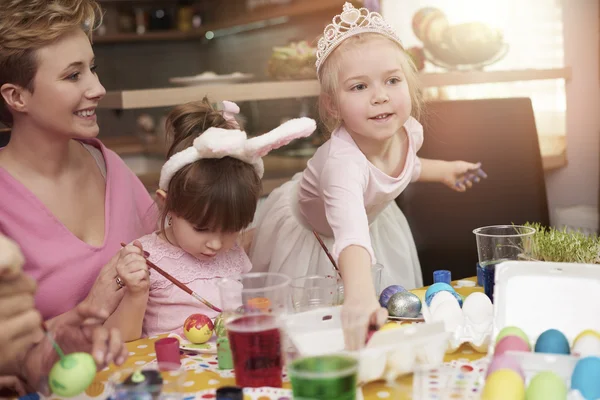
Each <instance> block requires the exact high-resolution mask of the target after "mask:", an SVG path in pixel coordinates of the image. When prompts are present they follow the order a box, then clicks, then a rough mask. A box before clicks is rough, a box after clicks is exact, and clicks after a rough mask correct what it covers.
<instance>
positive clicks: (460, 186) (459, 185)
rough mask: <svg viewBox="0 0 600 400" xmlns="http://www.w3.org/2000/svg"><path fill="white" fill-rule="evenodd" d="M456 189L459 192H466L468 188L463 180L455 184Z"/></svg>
mask: <svg viewBox="0 0 600 400" xmlns="http://www.w3.org/2000/svg"><path fill="white" fill-rule="evenodd" d="M454 190H456V191H457V192H464V191H465V190H467V189H466V188H465V185H464V184H463V183H462V182H460V181H458V182H456V183H455V184H454Z"/></svg>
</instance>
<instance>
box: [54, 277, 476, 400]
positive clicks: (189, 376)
mask: <svg viewBox="0 0 600 400" xmlns="http://www.w3.org/2000/svg"><path fill="white" fill-rule="evenodd" d="M470 280H471V281H473V280H474V278H472V279H470ZM454 284H456V282H454ZM456 290H457V292H458V293H460V294H461V295H463V296H467V295H469V294H471V293H472V292H475V291H482V288H481V287H460V288H457V289H456ZM166 336H167V335H161V336H155V337H150V338H144V339H140V340H136V341H134V342H130V343H128V344H127V348H128V349H129V358H128V359H127V361H126V362H125V364H124V365H123V366H121V367H116V366H114V365H112V366H111V367H110V368H107V369H105V370H103V371H100V372H98V374H97V375H96V379H95V381H94V382H93V383H92V384H91V385H90V387H89V388H88V389H87V390H86V392H85V394H84V395H82V396H80V398H82V399H84V398H106V397H107V396H108V394H109V389H110V388H109V384H108V380H109V378H110V376H111V375H112V374H114V373H115V372H116V371H117V370H118V369H119V368H135V367H138V368H139V367H141V366H143V365H146V364H148V363H152V362H156V354H155V353H154V342H155V341H156V340H157V339H159V338H161V337H166ZM484 356H485V354H482V353H477V352H475V351H474V350H473V349H472V348H471V347H470V346H468V345H464V346H462V347H461V348H460V349H459V350H458V351H457V352H455V353H453V354H447V355H446V357H445V361H446V362H450V361H452V360H459V359H464V360H469V361H474V360H477V359H479V358H481V357H484ZM181 361H182V365H183V366H184V367H186V370H187V371H186V372H185V378H184V379H182V380H183V381H184V383H183V387H184V390H185V393H186V394H187V393H189V397H186V398H189V399H193V398H198V399H202V398H210V396H208V395H207V396H206V397H202V396H201V395H198V396H195V393H198V392H204V393H206V392H207V391H208V390H209V389H216V388H218V387H221V386H233V385H235V378H234V376H233V372H232V371H222V370H218V369H217V366H216V356H215V355H208V354H204V355H193V356H190V355H184V356H182V360H181ZM192 364H196V365H195V368H192V367H193V365H192ZM412 382H413V377H412V375H409V376H406V377H404V378H401V379H399V380H398V381H397V385H396V386H394V387H390V386H387V385H386V383H385V382H382V381H378V382H372V383H369V384H367V385H365V386H364V387H363V395H364V398H365V399H366V400H375V399H382V398H389V399H394V400H405V399H411V398H412ZM283 387H284V388H290V383H289V380H287V379H285V377H284V385H283ZM52 398H53V399H58V397H52ZM248 398H249V397H248ZM255 398H257V399H260V400H267V399H272V398H273V397H267V396H264V397H255ZM283 398H285V397H282V399H283Z"/></svg>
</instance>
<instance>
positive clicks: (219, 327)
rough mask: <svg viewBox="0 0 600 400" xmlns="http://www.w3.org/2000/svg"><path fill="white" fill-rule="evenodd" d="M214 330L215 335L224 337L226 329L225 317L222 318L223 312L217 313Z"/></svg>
mask: <svg viewBox="0 0 600 400" xmlns="http://www.w3.org/2000/svg"><path fill="white" fill-rule="evenodd" d="M213 330H214V332H215V335H217V337H226V336H227V329H225V319H224V318H223V314H219V315H217V318H215V322H214V329H213Z"/></svg>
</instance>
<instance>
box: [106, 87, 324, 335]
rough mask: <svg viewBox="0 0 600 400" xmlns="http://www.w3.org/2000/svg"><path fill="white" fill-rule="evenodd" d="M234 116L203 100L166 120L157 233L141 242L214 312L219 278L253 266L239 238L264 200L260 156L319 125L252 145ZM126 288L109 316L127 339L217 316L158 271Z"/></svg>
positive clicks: (289, 127) (289, 129)
mask: <svg viewBox="0 0 600 400" xmlns="http://www.w3.org/2000/svg"><path fill="white" fill-rule="evenodd" d="M237 112H239V108H238V107H237V105H236V104H234V103H231V102H224V110H223V112H220V111H216V110H215V109H213V107H212V106H211V105H210V103H209V101H208V100H207V99H206V98H205V99H204V100H203V101H202V102H201V103H189V104H184V105H181V106H178V107H176V108H175V109H174V110H173V111H172V112H171V113H170V114H169V117H168V118H167V122H166V129H167V133H168V135H170V136H171V137H172V140H173V141H172V144H171V147H170V149H169V152H168V161H167V162H166V163H165V165H164V166H163V168H162V171H161V175H160V182H159V187H160V189H159V190H158V191H157V193H156V194H157V198H158V201H159V203H160V204H161V206H162V214H161V218H160V221H161V224H160V229H159V231H158V232H154V233H152V234H149V235H146V236H144V237H142V238H140V239H139V242H140V243H141V245H142V246H143V249H144V250H145V251H147V252H148V253H149V257H148V259H149V260H150V261H152V262H153V263H154V264H157V265H158V266H159V267H160V268H161V269H163V270H164V271H166V272H168V273H169V274H171V275H172V276H174V277H175V278H177V279H178V280H179V281H181V282H183V283H184V284H185V285H187V286H188V287H190V288H191V289H192V290H193V291H195V292H196V293H198V294H200V296H202V297H203V298H204V299H206V300H207V301H208V302H209V303H211V304H212V305H215V306H216V307H218V305H219V304H220V300H219V292H218V289H217V286H216V282H217V280H218V279H219V278H222V277H228V276H233V275H238V274H241V273H245V272H248V271H250V269H251V267H252V265H251V264H250V260H249V259H248V256H247V255H246V253H245V252H244V250H243V249H242V247H241V246H240V244H239V239H240V233H241V232H242V231H243V230H244V229H246V228H247V227H248V226H249V225H250V223H251V222H252V220H253V218H254V212H255V210H256V204H257V201H258V198H259V196H260V192H261V178H262V175H263V170H264V168H263V163H262V159H261V157H262V156H264V155H265V154H267V153H268V152H269V151H270V150H272V149H275V148H278V147H280V146H283V145H285V144H287V143H289V142H290V141H292V140H293V139H295V138H299V137H306V136H309V135H310V134H311V133H312V132H313V131H314V130H315V128H316V124H315V121H314V120H312V119H309V118H299V119H295V120H290V121H288V122H286V123H285V124H283V125H281V126H280V127H278V128H276V129H275V130H273V131H271V132H269V133H266V134H264V135H262V136H258V137H255V138H252V139H247V138H246V133H245V132H243V131H241V130H240V127H239V126H238V124H237V122H236V121H235V118H234V116H233V114H235V113H237ZM127 247H130V246H127ZM148 288H149V290H148ZM125 290H127V291H128V292H130V293H131V295H129V296H128V294H129V293H126V294H125V297H124V298H123V301H122V302H121V304H120V305H119V307H118V308H117V311H116V312H115V314H113V316H112V317H111V318H112V320H113V321H115V322H116V323H115V326H116V327H118V328H120V329H121V332H122V334H123V336H124V337H125V339H126V340H132V339H136V338H138V337H139V336H140V334H141V333H143V334H144V335H147V336H150V335H156V334H160V333H165V332H173V331H179V330H181V328H182V325H183V322H184V321H185V319H186V318H187V317H188V316H189V315H190V314H194V313H202V314H205V315H207V316H209V317H210V318H214V317H216V316H217V312H216V311H214V310H213V309H211V308H209V307H208V306H207V305H204V304H202V303H200V302H198V301H197V300H196V299H194V298H192V297H191V296H190V295H188V294H187V293H185V292H183V291H182V290H181V289H180V288H178V287H176V286H175V285H174V284H173V283H171V282H170V281H169V280H167V279H166V278H164V277H163V276H162V275H160V274H158V273H156V272H154V273H152V274H151V275H150V278H149V280H148V279H133V280H132V281H131V282H126V283H125ZM146 304H147V305H146ZM142 321H143V324H142ZM142 325H143V326H142Z"/></svg>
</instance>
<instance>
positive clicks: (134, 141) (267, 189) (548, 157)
mask: <svg viewBox="0 0 600 400" xmlns="http://www.w3.org/2000/svg"><path fill="white" fill-rule="evenodd" d="M100 139H101V140H102V142H103V143H104V145H105V146H106V147H108V148H109V149H111V150H113V151H115V152H116V153H117V154H119V156H121V157H122V158H123V159H124V160H125V162H128V160H133V159H136V158H140V157H142V158H143V157H146V158H148V159H149V160H151V161H152V162H151V163H150V164H151V166H150V167H138V168H135V167H133V165H131V164H130V163H128V164H130V167H131V168H132V170H134V172H136V174H137V176H138V177H139V178H140V180H141V181H142V183H143V184H144V185H145V186H146V188H147V189H148V191H150V192H151V193H153V192H154V191H156V189H158V180H159V177H160V167H161V166H162V164H163V163H164V160H165V152H166V150H165V146H164V145H163V144H160V143H144V141H142V140H141V139H140V138H138V137H136V136H125V137H111V138H102V137H100ZM539 140H540V150H541V152H542V161H543V165H544V170H545V171H550V170H554V169H558V168H561V167H564V166H566V165H567V157H566V138H565V137H564V136H540V138H539ZM309 159H310V157H297V156H286V155H283V154H277V153H276V152H274V153H271V154H269V155H267V156H265V157H263V161H264V164H265V174H264V176H263V180H262V183H263V192H262V195H263V196H266V195H268V194H269V193H271V192H272V191H273V190H275V189H276V188H278V187H279V186H281V185H282V184H284V183H285V182H287V181H288V180H290V179H291V178H292V176H294V174H296V173H298V172H301V171H302V170H303V169H304V168H305V167H306V163H307V161H308V160H309Z"/></svg>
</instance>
